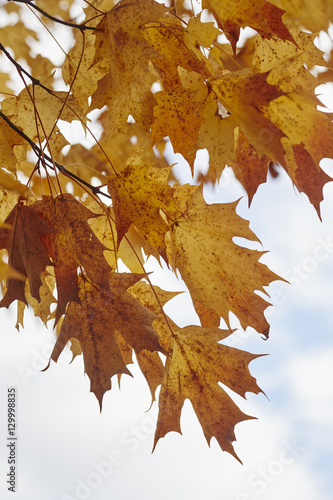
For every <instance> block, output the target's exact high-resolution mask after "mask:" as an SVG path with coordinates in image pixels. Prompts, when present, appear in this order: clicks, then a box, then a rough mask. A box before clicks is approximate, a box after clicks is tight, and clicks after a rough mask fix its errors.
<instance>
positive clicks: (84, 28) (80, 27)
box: [7, 0, 100, 31]
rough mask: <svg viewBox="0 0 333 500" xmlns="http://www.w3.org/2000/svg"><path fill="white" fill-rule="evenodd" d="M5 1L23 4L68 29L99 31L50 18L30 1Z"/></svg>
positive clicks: (83, 25) (91, 27)
mask: <svg viewBox="0 0 333 500" xmlns="http://www.w3.org/2000/svg"><path fill="white" fill-rule="evenodd" d="M7 1H8V2H16V3H24V4H26V5H29V6H30V7H32V8H33V9H35V10H37V11H38V12H40V13H41V14H42V15H43V16H45V17H47V18H48V19H51V21H54V22H56V23H59V24H63V25H65V26H69V27H70V28H77V29H79V30H81V31H84V30H97V31H100V30H99V29H98V28H95V27H94V26H87V25H86V24H76V23H71V22H69V21H63V20H62V19H59V18H57V17H54V16H51V14H48V13H47V12H45V11H44V10H43V9H41V8H40V7H38V5H35V4H34V3H32V2H31V1H30V0H7Z"/></svg>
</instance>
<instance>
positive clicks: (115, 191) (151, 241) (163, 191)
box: [108, 159, 177, 259]
mask: <svg viewBox="0 0 333 500" xmlns="http://www.w3.org/2000/svg"><path fill="white" fill-rule="evenodd" d="M138 161H139V160H135V159H132V160H129V163H128V164H127V166H126V167H125V168H124V169H123V170H122V171H121V172H120V174H119V175H117V176H112V177H111V178H110V180H109V184H108V189H109V193H110V194H111V196H112V200H113V208H114V213H115V218H116V227H117V235H118V236H117V245H118V246H119V245H120V243H121V241H122V239H123V237H124V235H125V234H126V233H127V231H128V230H129V228H130V225H131V224H132V223H133V224H134V225H135V226H136V228H137V229H138V230H139V232H140V234H141V236H142V237H143V238H144V239H145V241H146V242H147V244H148V246H149V247H151V252H153V253H155V254H157V255H158V254H160V255H161V256H162V257H163V258H165V259H166V253H165V250H166V248H165V241H164V238H165V233H166V232H167V231H168V229H169V226H168V224H167V222H166V221H165V218H163V217H162V215H161V213H160V211H161V212H162V213H164V214H166V213H168V214H170V215H171V214H172V213H174V212H175V210H176V209H177V207H176V205H175V203H174V200H173V190H172V188H171V187H170V186H169V185H168V184H167V182H166V179H167V177H168V174H169V169H164V170H158V169H151V170H150V167H149V165H144V164H140V162H139V163H138ZM149 170H150V172H149ZM154 170H155V178H154V173H153V171H154Z"/></svg>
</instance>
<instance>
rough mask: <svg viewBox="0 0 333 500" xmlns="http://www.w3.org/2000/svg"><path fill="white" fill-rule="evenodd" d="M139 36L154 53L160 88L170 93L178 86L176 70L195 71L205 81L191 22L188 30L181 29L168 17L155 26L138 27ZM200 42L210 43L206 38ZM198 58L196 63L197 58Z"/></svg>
mask: <svg viewBox="0 0 333 500" xmlns="http://www.w3.org/2000/svg"><path fill="white" fill-rule="evenodd" d="M208 29H210V30H211V31H213V33H214V35H213V36H214V37H216V31H215V30H214V29H213V28H212V26H211V25H210V26H209V28H208ZM141 34H142V37H144V39H145V40H147V42H149V44H150V45H151V46H152V47H153V49H154V50H155V54H154V57H153V59H152V64H153V67H154V69H155V71H156V72H157V74H158V76H159V78H160V80H161V82H162V84H163V88H165V90H167V91H168V92H173V91H174V90H175V89H176V88H177V87H179V86H180V79H179V74H178V67H181V68H184V69H186V70H187V71H195V72H197V73H198V74H200V75H202V76H205V77H208V76H209V71H208V69H207V67H206V64H205V62H204V61H203V57H202V53H201V51H200V46H199V42H198V38H199V36H198V32H197V26H196V23H195V22H194V21H193V22H192V23H191V24H190V25H189V29H184V28H183V26H182V23H181V22H180V20H179V19H177V18H175V17H171V16H167V15H165V16H163V17H162V18H160V19H158V20H157V21H156V22H154V23H147V24H146V25H145V26H142V27H141ZM204 38H205V40H204V41H202V40H200V41H201V42H203V43H209V41H210V40H211V38H210V36H209V35H208V36H207V34H206V35H205V37H204ZM198 54H200V58H199V59H198V57H197V55H198Z"/></svg>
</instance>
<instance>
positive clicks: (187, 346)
mask: <svg viewBox="0 0 333 500" xmlns="http://www.w3.org/2000/svg"><path fill="white" fill-rule="evenodd" d="M230 333H231V332H230V331H228V330H220V329H218V328H201V327H199V326H187V327H185V328H182V329H181V330H178V331H176V332H175V333H174V336H173V338H172V340H171V347H170V350H171V353H170V356H169V357H168V358H167V361H166V367H165V372H164V375H163V381H162V387H161V392H160V397H159V415H158V421H157V428H156V434H155V444H154V446H156V444H157V441H158V440H159V439H160V438H162V437H164V436H165V435H166V434H167V433H168V432H170V431H175V432H180V433H181V427H180V416H181V411H182V407H183V404H184V401H185V400H186V399H189V400H190V401H191V403H192V406H193V409H194V411H195V413H196V415H197V417H198V419H199V422H200V425H201V427H202V430H203V432H204V435H205V438H206V440H207V442H208V444H209V443H210V441H211V438H212V437H215V438H216V440H217V441H218V443H219V445H220V446H221V448H222V450H224V451H228V452H229V453H231V454H232V455H233V456H234V457H236V458H237V459H238V457H237V455H236V453H235V451H234V448H233V446H232V442H233V441H235V439H236V438H235V433H234V427H235V425H236V424H237V423H238V422H241V421H243V420H247V419H250V418H252V417H249V416H248V415H245V414H244V413H243V412H242V411H241V410H240V409H239V408H238V406H237V405H236V404H235V403H234V401H233V400H232V399H231V398H230V396H229V395H228V394H227V393H226V392H225V391H224V389H223V388H222V387H221V386H220V385H219V382H221V383H223V384H224V385H226V386H227V387H228V388H229V389H231V390H233V391H234V392H235V393H237V394H239V395H240V396H242V397H245V394H246V392H253V393H255V394H258V393H259V392H261V390H260V388H259V387H258V385H257V383H256V380H255V379H254V378H253V377H252V376H251V374H250V372H249V369H248V364H249V363H250V362H251V361H252V360H253V359H255V358H256V357H257V356H256V355H253V354H250V353H248V352H244V351H240V350H238V349H234V348H232V347H228V346H225V345H222V344H220V343H219V340H221V339H223V338H225V337H227V336H228V335H230Z"/></svg>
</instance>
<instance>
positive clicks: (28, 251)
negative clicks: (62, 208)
mask: <svg viewBox="0 0 333 500" xmlns="http://www.w3.org/2000/svg"><path fill="white" fill-rule="evenodd" d="M52 233H54V230H53V228H52V226H51V225H50V224H48V222H46V221H45V220H44V219H42V218H41V217H39V216H38V215H36V214H35V212H34V211H33V209H32V205H30V206H26V205H24V204H23V203H21V202H19V203H17V205H16V206H15V207H14V208H13V210H12V211H11V212H10V214H9V215H8V217H7V218H6V220H5V221H4V224H3V226H2V227H1V228H0V248H1V249H6V250H7V252H8V256H9V265H10V266H11V267H12V268H13V269H15V270H16V271H18V272H19V273H20V274H21V275H22V276H25V277H27V278H28V280H29V285H30V292H31V295H32V297H34V298H35V299H37V300H38V301H40V294H39V288H40V287H41V285H42V281H41V273H42V271H44V270H45V268H46V267H47V266H52V265H53V264H52V262H51V261H50V259H49V256H48V254H47V251H46V248H45V246H44V244H43V242H42V236H44V235H50V234H52ZM24 290H25V280H23V281H22V280H19V279H13V278H10V277H9V278H8V279H7V290H6V293H5V295H4V297H3V299H2V300H1V302H0V307H8V306H9V305H10V304H11V303H12V302H13V301H14V300H20V301H22V302H24V303H26V297H25V292H24Z"/></svg>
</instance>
